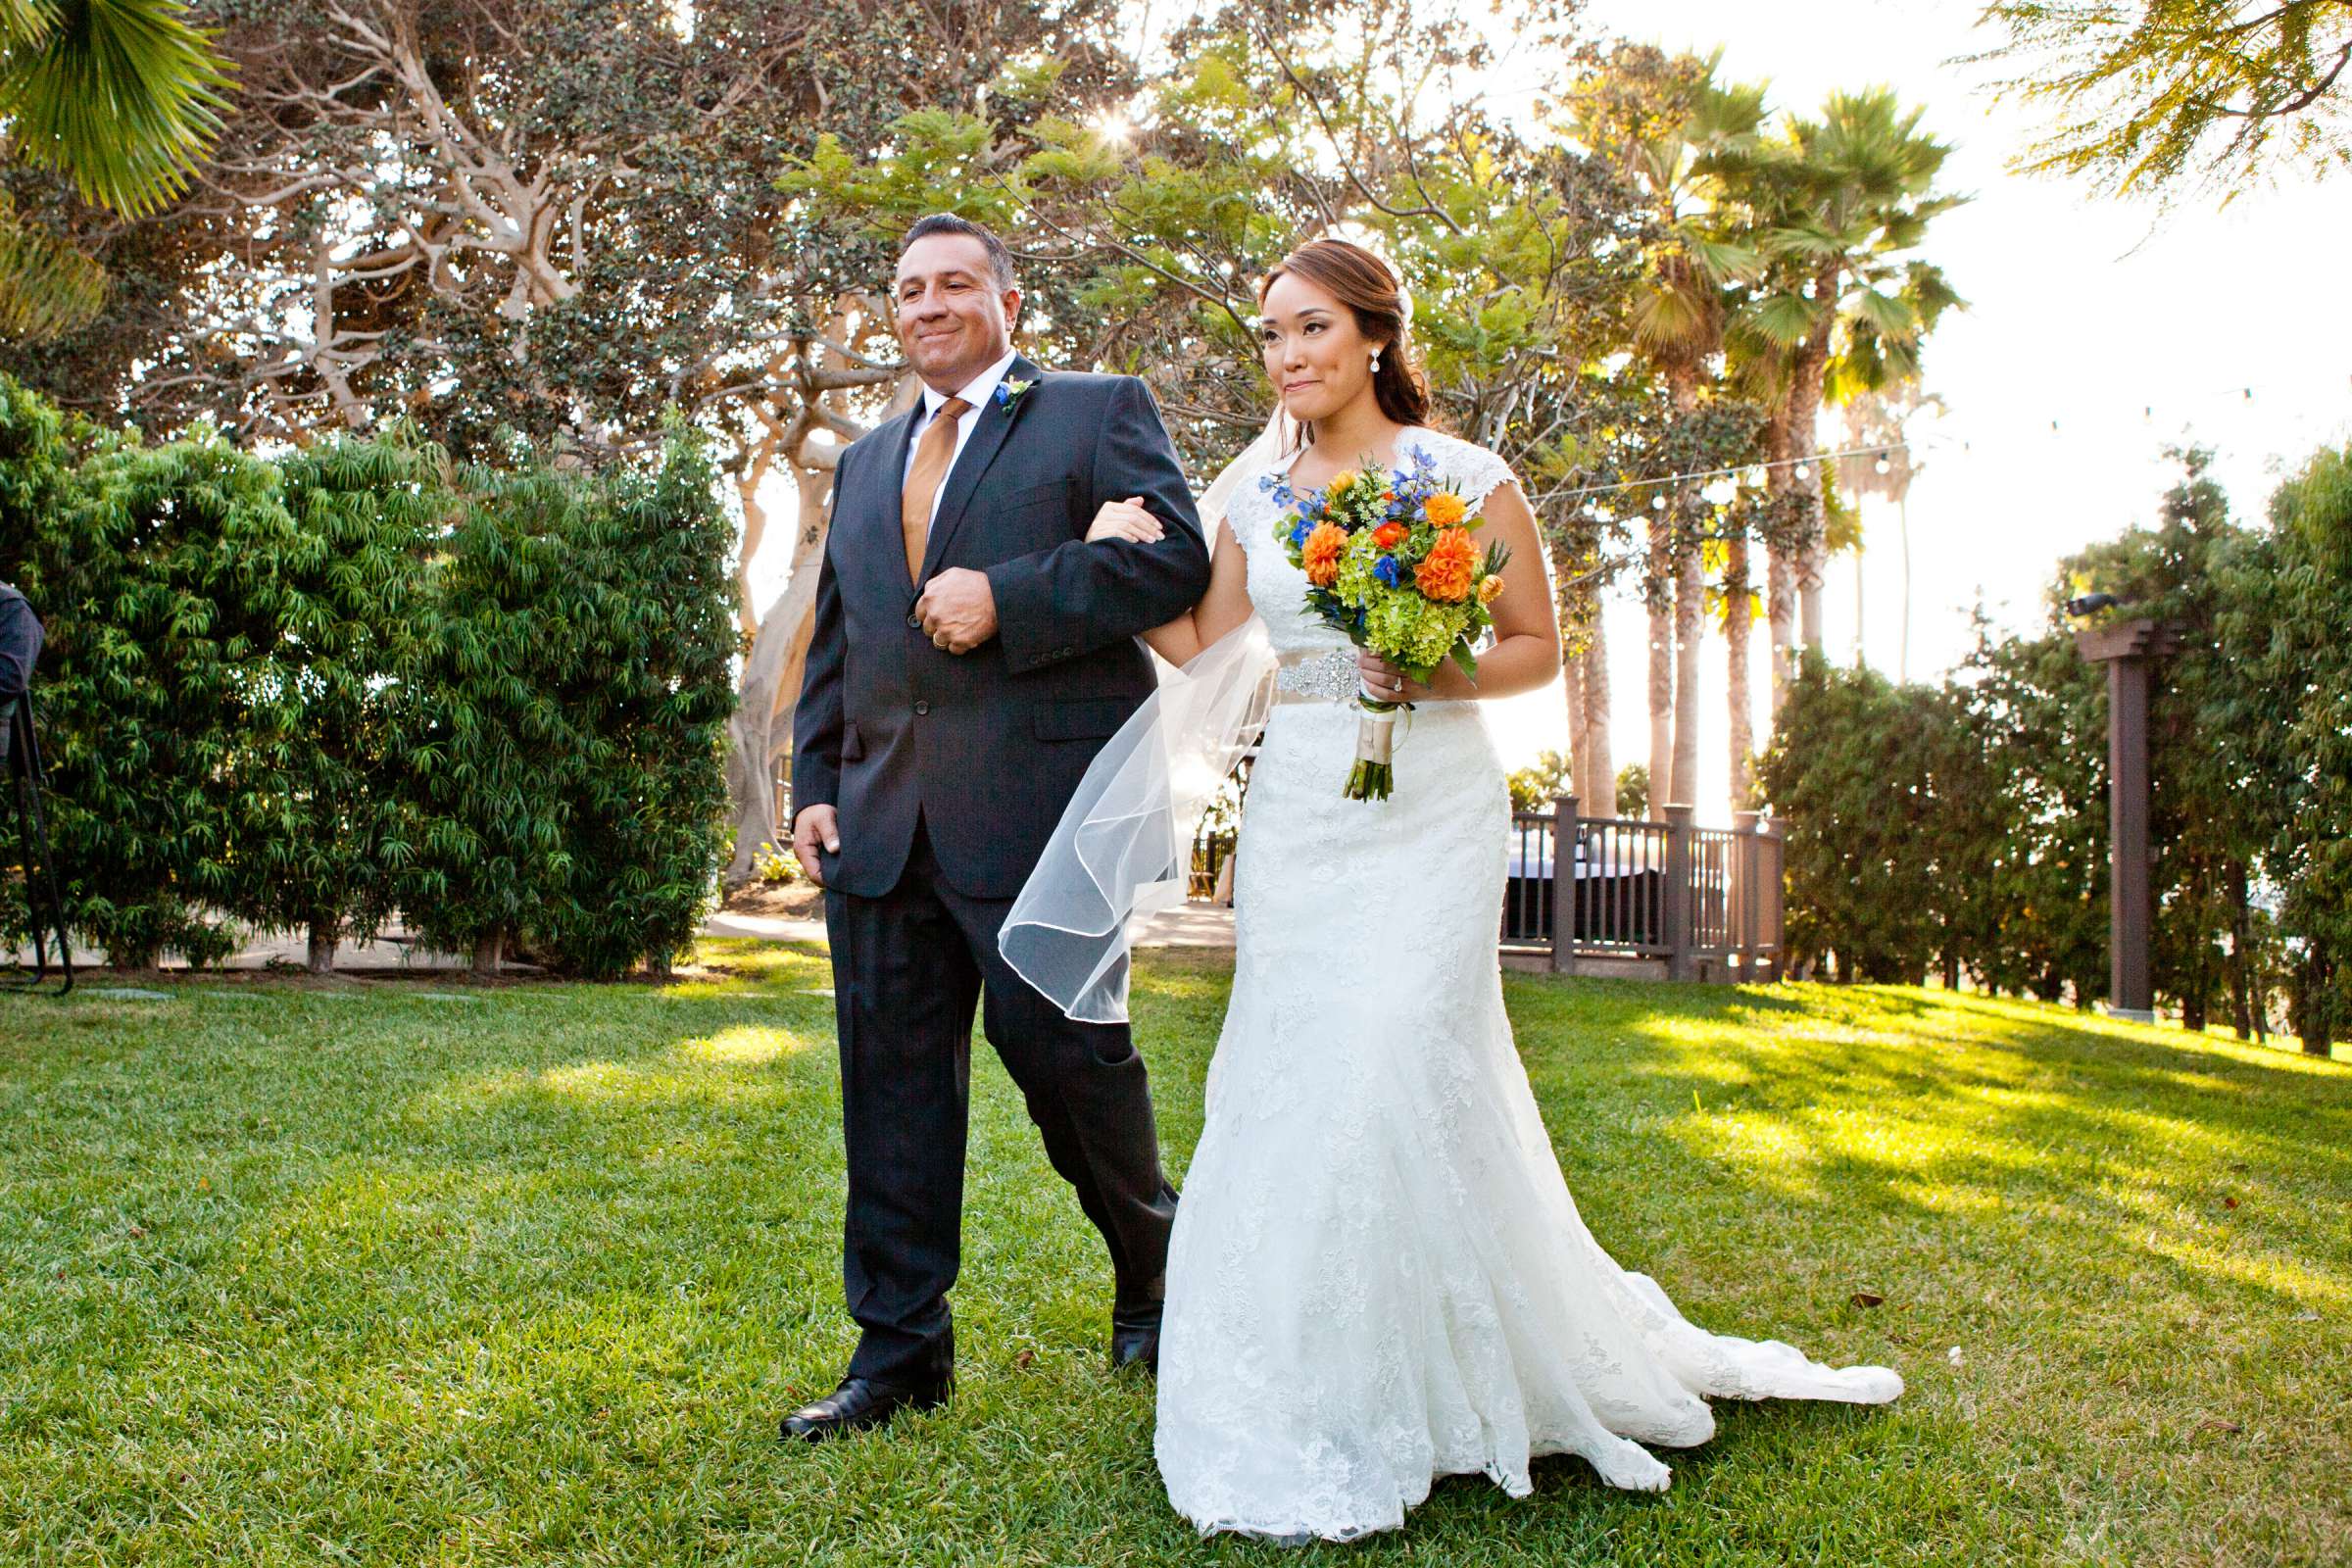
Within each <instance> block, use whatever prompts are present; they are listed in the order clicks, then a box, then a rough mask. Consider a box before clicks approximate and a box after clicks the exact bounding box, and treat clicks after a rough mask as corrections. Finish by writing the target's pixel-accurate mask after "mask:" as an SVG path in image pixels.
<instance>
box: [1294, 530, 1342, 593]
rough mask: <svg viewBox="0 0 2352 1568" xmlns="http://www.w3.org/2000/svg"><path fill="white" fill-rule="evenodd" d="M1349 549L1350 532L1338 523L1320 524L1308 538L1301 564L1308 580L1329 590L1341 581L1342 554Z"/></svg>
mask: <svg viewBox="0 0 2352 1568" xmlns="http://www.w3.org/2000/svg"><path fill="white" fill-rule="evenodd" d="M1347 548H1348V530H1347V529H1345V528H1343V527H1341V526H1340V525H1339V524H1338V523H1336V522H1319V523H1317V524H1315V531H1314V532H1313V533H1310V534H1308V535H1307V536H1306V545H1305V547H1304V551H1303V560H1302V562H1301V564H1303V565H1304V566H1305V567H1306V580H1307V581H1308V582H1311V583H1313V584H1314V585H1315V586H1316V587H1318V588H1328V587H1330V586H1331V585H1332V584H1333V583H1335V582H1337V581H1339V579H1340V552H1341V551H1343V550H1345V549H1347Z"/></svg>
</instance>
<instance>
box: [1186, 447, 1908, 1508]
mask: <svg viewBox="0 0 2352 1568" xmlns="http://www.w3.org/2000/svg"><path fill="white" fill-rule="evenodd" d="M1399 445H1400V447H1420V448H1422V449H1423V450H1426V451H1428V452H1429V453H1430V455H1431V456H1432V457H1433V458H1434V459H1435V460H1436V462H1437V463H1438V465H1439V466H1440V467H1441V470H1442V471H1443V473H1444V474H1445V476H1446V478H1447V480H1448V481H1449V482H1451V483H1452V484H1453V486H1454V487H1455V488H1456V489H1458V490H1459V491H1461V493H1462V494H1463V495H1464V497H1465V498H1466V499H1468V500H1470V501H1472V502H1473V503H1474V504H1475V503H1476V502H1479V501H1483V500H1484V499H1485V497H1486V496H1487V495H1488V494H1489V493H1490V492H1491V491H1492V490H1493V489H1494V487H1495V485H1497V484H1500V483H1502V482H1504V481H1505V480H1508V479H1509V478H1510V477H1511V473H1510V469H1509V468H1508V466H1505V465H1504V464H1503V463H1502V462H1501V460H1499V459H1498V458H1496V457H1495V455H1494V454H1493V453H1491V452H1487V451H1485V450H1483V449H1481V448H1478V447H1474V446H1472V445H1470V444H1469V443H1467V442H1463V441H1458V440H1455V439H1454V438H1452V437H1450V436H1445V435H1441V434H1439V433H1438V432H1435V431H1426V430H1414V431H1410V432H1408V433H1407V435H1406V437H1405V438H1404V439H1403V440H1402V441H1401V442H1400V443H1399ZM1399 457H1400V461H1402V453H1401V452H1400V454H1399ZM1285 468H1287V465H1285V466H1284V467H1278V468H1277V469H1275V470H1273V471H1274V473H1275V474H1276V475H1279V474H1280V473H1281V472H1283V471H1285ZM1280 510H1281V508H1280V505H1279V504H1278V503H1277V502H1276V501H1275V499H1274V496H1273V491H1272V488H1271V487H1266V486H1261V485H1259V484H1257V483H1255V482H1253V481H1245V482H1244V483H1243V484H1242V486H1241V487H1240V489H1239V490H1238V491H1237V492H1236V493H1235V495H1234V498H1233V501H1232V505H1231V509H1230V511H1229V513H1228V519H1229V521H1230V522H1231V523H1232V525H1233V531H1234V534H1235V537H1236V538H1238V539H1240V540H1241V541H1242V544H1243V548H1244V551H1245V553H1246V554H1247V556H1248V560H1249V587H1250V598H1251V600H1252V601H1253V602H1254V603H1255V606H1256V609H1257V613H1258V614H1259V616H1260V617H1261V618H1262V619H1263V620H1264V622H1265V624H1266V627H1267V631H1268V635H1269V637H1270V639H1271V641H1272V643H1273V646H1274V649H1275V651H1276V654H1277V655H1278V657H1279V658H1280V659H1281V661H1282V662H1283V663H1284V664H1285V665H1286V666H1288V667H1287V668H1286V670H1285V674H1286V675H1291V680H1292V681H1313V680H1315V679H1317V677H1316V676H1313V675H1309V674H1295V675H1294V674H1292V671H1307V670H1312V669H1315V668H1318V667H1320V668H1323V669H1325V670H1330V671H1337V670H1339V669H1342V668H1345V669H1346V671H1347V672H1348V682H1349V686H1350V689H1351V688H1352V683H1353V678H1354V677H1353V671H1354V658H1353V653H1352V650H1351V649H1350V648H1349V646H1348V641H1347V639H1346V638H1345V637H1343V636H1342V635H1341V634H1340V633H1339V632H1337V631H1336V630H1334V629H1332V628H1331V627H1329V626H1327V625H1325V624H1324V623H1323V622H1322V621H1321V620H1319V619H1317V618H1316V617H1314V616H1313V615H1311V614H1309V613H1306V612H1305V610H1304V603H1305V588H1306V583H1305V577H1304V575H1303V574H1302V573H1301V572H1300V571H1299V569H1298V568H1297V567H1296V566H1294V565H1292V564H1291V563H1290V561H1289V559H1288V557H1287V556H1285V555H1284V553H1283V552H1282V550H1281V549H1280V548H1279V547H1278V546H1277V544H1276V542H1275V540H1274V535H1273V528H1274V523H1275V519H1276V516H1277V515H1278V512H1279V511H1280ZM1325 678H1328V677H1325ZM1285 685H1286V689H1290V690H1294V691H1296V690H1298V689H1299V688H1298V687H1297V686H1296V685H1293V684H1291V682H1288V681H1286V682H1285ZM1355 729H1356V714H1355V711H1354V710H1353V709H1352V708H1351V707H1349V706H1348V705H1346V704H1345V703H1341V702H1293V703H1285V704H1281V705H1278V706H1277V707H1276V708H1275V709H1274V710H1273V711H1272V712H1271V714H1270V715H1269V717H1268V720H1267V724H1266V730H1265V736H1264V739H1263V741H1262V743H1261V747H1260V752H1259V757H1258V760H1257V763H1256V766H1255V768H1254V769H1253V770H1252V772H1251V775H1250V792H1249V797H1248V803H1247V809H1245V811H1244V814H1243V818H1242V826H1241V843H1240V846H1239V849H1238V852H1237V861H1236V871H1235V875H1236V886H1235V889H1234V904H1235V911H1236V918H1237V940H1238V951H1237V953H1236V958H1235V967H1234V983H1233V1000H1232V1004H1231V1006H1230V1008H1229V1009H1228V1011H1227V1013H1226V1018H1225V1026H1224V1030H1223V1033H1222V1035H1221V1037H1220V1039H1219V1041H1218V1045H1217V1052H1216V1055H1215V1057H1214V1059H1213V1060H1212V1062H1211V1063H1210V1067H1209V1075H1208V1101H1207V1115H1206V1121H1205V1125H1204V1127H1203V1130H1202V1133H1201V1143H1200V1145H1199V1147H1198V1149H1197V1150H1196V1151H1195V1152H1194V1156H1193V1162H1192V1167H1191V1173H1190V1176H1189V1177H1188V1179H1187V1181H1186V1183H1185V1192H1184V1202H1183V1204H1182V1206H1181V1207H1180V1208H1179V1209H1178V1211H1177V1220H1176V1232H1175V1236H1174V1239H1173V1242H1172V1245H1171V1248H1170V1251H1169V1258H1168V1294H1167V1309H1166V1317H1165V1322H1164V1326H1163V1329H1162V1338H1161V1345H1160V1361H1159V1412H1158V1427H1157V1433H1156V1436H1155V1440H1154V1447H1155V1451H1156V1453H1157V1456H1158V1460H1159V1467H1160V1473H1161V1475H1162V1477H1163V1478H1164V1479H1165V1480H1166V1482H1167V1487H1168V1495H1169V1499H1170V1501H1171V1502H1173V1503H1174V1505H1175V1506H1176V1508H1177V1509H1178V1511H1179V1512H1181V1513H1183V1514H1184V1515H1185V1516H1186V1517H1187V1518H1189V1519H1190V1520H1192V1521H1193V1523H1194V1524H1195V1525H1196V1526H1197V1527H1198V1528H1200V1529H1201V1531H1202V1532H1203V1533H1207V1532H1212V1531H1237V1532H1243V1533H1247V1534H1252V1535H1262V1536H1270V1537H1276V1538H1281V1539H1288V1540H1304V1539H1308V1538H1314V1537H1321V1538H1325V1539H1330V1540H1348V1539H1351V1538H1354V1537H1357V1536H1361V1535H1365V1534H1368V1533H1370V1532H1372V1531H1376V1530H1382V1529H1386V1528H1389V1527H1392V1526H1395V1525H1397V1524H1400V1523H1401V1522H1402V1521H1403V1518H1404V1513H1405V1510H1406V1509H1408V1508H1410V1507H1412V1506H1413V1505H1415V1504H1416V1503H1418V1502H1420V1501H1421V1500H1422V1499H1423V1498H1424V1497H1426V1496H1427V1495H1428V1494H1429V1489H1430V1485H1431V1482H1432V1481H1433V1480H1434V1479H1435V1478H1436V1477H1438V1476H1440V1475H1447V1474H1454V1473H1480V1474H1484V1475H1487V1476H1489V1477H1491V1478H1493V1479H1494V1481H1495V1483H1496V1484H1497V1485H1499V1486H1500V1487H1502V1488H1503V1489H1504V1490H1505V1491H1506V1492H1508V1493H1510V1494H1512V1495H1525V1494H1526V1493H1527V1492H1528V1491H1529V1490H1530V1483H1529V1474H1528V1466H1529V1461H1530V1460H1531V1458H1533V1457H1534V1456H1536V1455H1538V1454H1544V1453H1555V1452H1567V1453H1576V1454H1581V1455H1583V1456H1584V1457H1585V1458H1586V1459H1588V1460H1590V1461H1591V1462H1592V1464H1593V1467H1594V1468H1595V1469H1596V1470H1597V1471H1598V1472H1599V1474H1600V1477H1601V1479H1602V1480H1603V1481H1604V1482H1606V1483H1607V1484H1609V1485H1611V1486H1615V1487H1623V1488H1629V1489H1636V1490H1657V1489H1661V1488H1664V1487H1665V1486H1666V1485H1667V1484H1668V1481H1669V1479H1670V1475H1671V1472H1669V1470H1668V1469H1667V1467H1666V1466H1665V1465H1663V1464H1661V1463H1660V1462H1659V1461H1658V1460H1657V1459H1656V1458H1655V1457H1653V1456H1652V1455H1651V1454H1650V1453H1649V1452H1648V1451H1647V1450H1646V1449H1645V1448H1643V1447H1642V1445H1643V1444H1651V1445H1655V1446H1663V1447H1685V1446H1691V1445H1693V1444H1697V1443H1703V1442H1704V1441H1706V1439H1707V1438H1708V1437H1709V1436H1711V1435H1712V1434H1713V1432H1714V1417H1713V1416H1712V1414H1711V1413H1710V1412H1709V1411H1708V1408H1707V1405H1706V1397H1740V1398H1759V1397H1811V1398H1835V1399H1851V1400H1881V1399H1887V1398H1892V1397H1894V1396H1895V1394H1896V1393H1898V1392H1900V1390H1901V1387H1902V1383H1901V1380H1900V1379H1899V1378H1897V1377H1896V1376H1895V1375H1894V1374H1893V1373H1892V1372H1888V1371H1886V1370H1885V1369H1883V1368H1876V1367H1853V1368H1847V1369H1845V1370H1842V1371H1838V1370H1833V1369H1831V1368H1829V1367H1825V1366H1821V1365H1818V1364H1817V1363H1814V1362H1812V1361H1809V1360H1807V1359H1806V1358H1805V1357H1804V1356H1803V1355H1802V1354H1801V1353H1800V1352H1799V1351H1797V1350H1796V1349H1794V1348H1791V1347H1789V1346H1786V1345H1781V1344H1778V1343H1776V1342H1766V1343H1762V1344H1758V1343H1754V1342H1750V1341H1747V1340H1741V1339H1736V1338H1732V1337H1729V1336H1717V1335H1711V1334H1708V1333H1706V1332H1704V1331H1703V1330H1700V1329H1698V1328H1696V1327H1693V1326H1692V1325H1691V1323H1689V1322H1688V1321H1686V1320H1685V1319H1684V1318H1683V1317H1682V1316H1681V1314H1680V1313H1679V1312H1677V1311H1676V1310H1675V1308H1674V1306H1673V1304H1672V1303H1671V1302H1670V1301H1669V1300H1668V1299H1667V1298H1666V1296H1665V1294H1664V1293H1663V1292H1662V1291H1660V1290H1659V1289H1658V1287H1657V1286H1656V1285H1655V1284H1654V1283H1653V1282H1652V1281H1650V1280H1649V1279H1648V1278H1647V1277H1646V1276H1643V1275H1641V1274H1634V1273H1629V1272H1627V1271H1626V1270H1625V1269H1623V1268H1621V1267H1620V1266H1619V1265H1618V1264H1617V1263H1616V1262H1615V1261H1614V1260H1613V1259H1611V1258H1610V1257H1609V1256H1608V1254H1607V1253H1606V1252H1605V1251H1603V1250H1602V1249H1601V1248H1600V1246H1599V1244H1598V1243H1596V1242H1595V1241H1594V1240H1593V1236H1592V1234H1591V1233H1590V1232H1589V1231H1588V1230H1587V1229H1586V1228H1585V1225H1584V1222H1583V1220H1582V1219H1581V1218H1580V1216H1579V1215H1578V1213H1577V1210H1576V1204H1575V1201H1574V1200H1573V1199H1572V1198H1571V1197H1570V1195H1569V1192H1568V1188H1567V1184H1566V1182H1565V1181H1564V1180H1563V1179H1562V1177H1561V1174H1560V1169H1559V1165H1558V1162H1557V1160H1556V1159H1555V1157H1554V1156H1553V1154H1552V1151H1551V1142H1550V1139H1549V1137H1548V1136H1547V1135H1546V1134H1545V1132H1544V1124H1543V1120H1542V1118H1541V1116H1540V1115H1539V1114H1538V1111H1537V1107H1536V1103H1535V1099H1534V1096H1533V1095H1532V1093H1531V1092H1530V1091H1529V1089H1528V1084H1527V1075H1526V1071H1525V1069H1524V1068H1523V1067H1522V1066H1521V1065H1520V1062H1519V1057H1518V1054H1517V1051H1516V1049H1515V1048H1514V1047H1513V1045H1512V1042H1511V1034H1510V1025H1509V1021H1508V1019H1507V1018H1506V1017H1505V1016H1504V1013H1503V1007H1502V986H1501V979H1500V974H1499V971H1498V966H1497V957H1496V952H1495V920H1496V914H1497V911H1498V910H1499V909H1500V908H1501V907H1502V892H1503V879H1504V874H1505V870H1506V864H1505V860H1506V845H1507V843H1508V834H1509V823H1510V800H1509V794H1508V791H1507V790H1506V788H1505V787H1504V783H1503V775H1502V768H1501V766H1500V764H1499V762H1498V761H1497V760H1496V758H1495V750H1494V747H1493V745H1492V744H1491V742H1490V741H1489V739H1488V736H1487V731H1486V728H1485V725H1484V721H1483V719H1482V718H1481V715H1480V712H1479V705H1477V704H1474V703H1444V702H1433V703H1424V704H1422V705H1420V706H1419V707H1418V708H1417V709H1416V711H1415V712H1414V714H1413V723H1412V726H1411V729H1410V731H1409V733H1407V734H1405V735H1403V736H1401V737H1400V739H1399V743H1398V745H1397V756H1396V767H1397V790H1396V794H1395V795H1394V796H1392V797H1391V798H1390V799H1389V800H1386V801H1377V802H1357V801H1343V800H1342V799H1341V798H1340V789H1341V785H1342V784H1343V782H1344V781H1345V780H1346V778H1347V776H1348V766H1349V764H1350V762H1351V761H1352V760H1353V757H1354V748H1355ZM1383 933H1390V934H1394V939H1393V940H1391V939H1387V938H1385V937H1383V936H1382V935H1381V934H1383Z"/></svg>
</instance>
